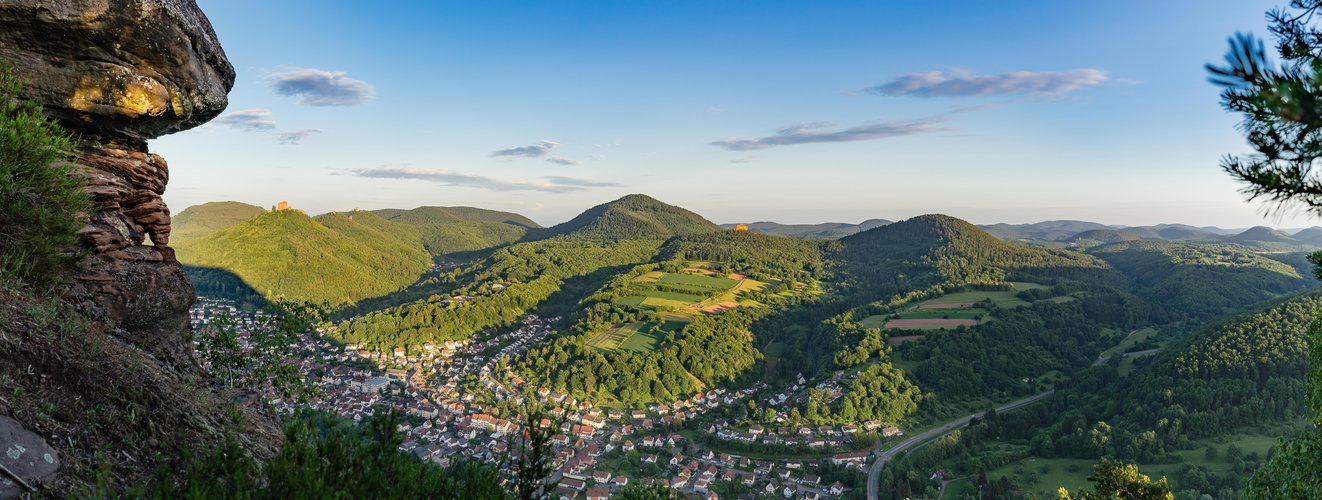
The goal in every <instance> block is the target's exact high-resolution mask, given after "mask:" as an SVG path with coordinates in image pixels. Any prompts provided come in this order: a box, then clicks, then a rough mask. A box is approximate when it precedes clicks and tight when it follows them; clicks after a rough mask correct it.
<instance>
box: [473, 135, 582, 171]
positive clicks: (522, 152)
mask: <svg viewBox="0 0 1322 500" xmlns="http://www.w3.org/2000/svg"><path fill="white" fill-rule="evenodd" d="M559 145H560V143H558V142H554V141H546V140H542V141H537V142H536V143H533V144H529V145H527V146H519V147H514V148H507V149H501V150H498V151H493V152H492V153H491V154H489V155H487V156H490V157H492V158H542V159H544V160H546V161H549V162H551V163H555V164H558V165H578V164H580V163H581V162H579V161H578V160H575V159H573V158H565V157H563V156H559V155H556V154H555V153H552V152H551V150H553V149H555V147H556V146H559Z"/></svg>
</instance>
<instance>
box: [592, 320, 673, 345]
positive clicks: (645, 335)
mask: <svg viewBox="0 0 1322 500" xmlns="http://www.w3.org/2000/svg"><path fill="white" fill-rule="evenodd" d="M653 326H656V322H647V323H628V324H625V325H620V326H617V327H615V328H611V329H609V330H606V331H604V332H601V333H598V334H596V335H593V336H592V338H590V339H588V342H587V344H588V346H590V347H592V348H594V349H597V350H600V351H618V350H625V351H635V352H653V351H655V350H657V349H659V348H660V347H661V343H662V342H663V341H664V340H665V338H666V335H668V334H670V333H671V332H675V331H678V330H679V329H680V328H683V327H684V323H681V322H677V321H666V322H665V323H663V324H662V325H661V329H660V330H658V331H657V332H655V333H649V331H650V330H651V329H652V327H653Z"/></svg>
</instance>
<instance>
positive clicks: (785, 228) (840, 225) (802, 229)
mask: <svg viewBox="0 0 1322 500" xmlns="http://www.w3.org/2000/svg"><path fill="white" fill-rule="evenodd" d="M887 224H891V221H888V220H885V219H868V220H865V221H863V222H860V223H858V224H849V223H846V222H826V223H822V224H779V223H776V222H767V221H763V222H753V223H749V224H746V225H747V226H748V230H749V231H750V232H754V233H760V234H771V235H776V236H789V237H793V238H807V239H814V240H831V239H836V238H843V237H845V236H849V235H851V234H855V233H858V232H861V231H867V230H869V229H872V228H875V227H881V226H885V225H887ZM736 226H738V224H721V227H722V228H725V229H734V228H735V227H736Z"/></svg>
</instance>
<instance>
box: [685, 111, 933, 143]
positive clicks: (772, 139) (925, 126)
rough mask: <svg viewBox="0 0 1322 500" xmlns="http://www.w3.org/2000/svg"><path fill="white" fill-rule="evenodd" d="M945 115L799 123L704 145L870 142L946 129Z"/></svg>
mask: <svg viewBox="0 0 1322 500" xmlns="http://www.w3.org/2000/svg"><path fill="white" fill-rule="evenodd" d="M948 116H949V115H941V116H936V117H931V118H923V119H919V120H908V121H878V122H873V123H869V124H867V125H860V126H857V127H850V128H846V129H841V130H830V129H834V128H836V127H839V126H840V124H839V123H836V122H815V123H803V124H799V125H790V126H787V127H781V128H779V129H776V133H775V134H772V135H769V136H766V137H757V138H751V139H744V138H739V137H730V138H726V139H721V140H719V141H715V142H709V143H707V144H708V145H711V146H716V147H718V148H722V149H726V150H729V151H756V150H759V149H767V148H772V147H775V146H792V145H795V144H809V143H815V142H853V141H870V140H875V139H886V138H889V137H899V136H904V135H914V134H926V133H932V132H940V131H944V130H950V128H949V127H946V126H945V125H944V123H945V122H946V121H947V119H948Z"/></svg>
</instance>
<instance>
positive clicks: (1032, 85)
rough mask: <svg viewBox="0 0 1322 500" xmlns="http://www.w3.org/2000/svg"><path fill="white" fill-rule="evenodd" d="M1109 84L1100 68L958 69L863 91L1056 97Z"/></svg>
mask: <svg viewBox="0 0 1322 500" xmlns="http://www.w3.org/2000/svg"><path fill="white" fill-rule="evenodd" d="M1108 83H1116V81H1115V80H1111V79H1110V78H1109V77H1107V76H1106V72H1105V71H1102V70H1099V69H1076V70H1071V71H1014V72H1010V73H1002V74H999V75H974V74H971V73H970V72H969V71H967V70H959V69H957V70H950V71H924V72H920V73H912V74H908V75H904V76H901V77H899V78H896V79H894V80H891V81H889V82H886V83H883V84H881V85H877V86H873V87H868V88H865V89H862V92H865V93H869V94H876V95H884V96H911V97H976V96H1018V95H1054V94H1064V93H1067V92H1072V91H1075V90H1078V89H1081V88H1084V87H1095V86H1098V85H1105V84H1108Z"/></svg>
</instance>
